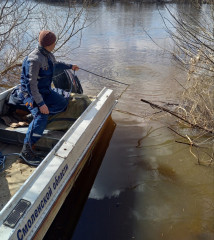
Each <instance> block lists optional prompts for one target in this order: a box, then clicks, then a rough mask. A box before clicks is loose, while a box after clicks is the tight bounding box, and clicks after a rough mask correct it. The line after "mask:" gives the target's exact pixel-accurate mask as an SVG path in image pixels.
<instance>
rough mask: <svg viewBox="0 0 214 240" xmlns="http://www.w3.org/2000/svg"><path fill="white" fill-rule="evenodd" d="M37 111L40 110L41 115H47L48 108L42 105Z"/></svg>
mask: <svg viewBox="0 0 214 240" xmlns="http://www.w3.org/2000/svg"><path fill="white" fill-rule="evenodd" d="M39 110H40V112H41V113H43V114H49V109H48V107H47V105H46V104H44V105H42V106H41V107H39Z"/></svg>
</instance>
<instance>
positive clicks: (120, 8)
mask: <svg viewBox="0 0 214 240" xmlns="http://www.w3.org/2000/svg"><path fill="white" fill-rule="evenodd" d="M170 7H173V9H172V10H173V11H174V12H175V13H176V11H177V10H178V9H182V8H183V9H186V10H188V9H189V11H190V10H191V8H189V7H188V8H184V5H175V4H171V5H170ZM157 8H159V11H160V12H161V14H162V16H163V17H167V18H170V17H169V14H168V13H167V11H166V10H165V9H164V6H162V5H157V4H140V5H139V4H135V3H130V4H120V3H114V4H110V5H107V4H104V3H102V4H99V5H98V6H96V7H93V8H91V9H90V11H89V18H90V17H91V18H93V17H96V18H97V21H96V22H94V23H93V24H92V25H91V26H90V27H89V28H87V29H86V30H85V32H84V35H83V40H82V46H81V48H80V49H77V50H76V51H75V52H74V54H73V56H72V57H73V58H74V59H78V61H79V62H78V64H79V65H82V66H84V68H86V69H90V70H91V71H94V72H96V73H100V74H103V75H105V76H107V77H110V78H115V79H117V80H119V81H122V82H126V83H130V87H129V88H128V89H127V91H126V92H124V93H123V94H122V97H121V98H120V99H119V102H118V104H117V106H116V108H115V111H114V112H113V119H114V121H115V122H116V123H117V127H116V129H115V132H114V134H113V137H112V140H111V143H110V146H109V148H108V151H107V153H106V155H105V158H104V160H103V163H102V166H101V169H100V171H99V173H98V175H97V178H96V180H95V183H94V185H93V187H92V189H91V192H90V195H89V198H88V200H87V202H86V204H85V207H84V211H83V213H82V216H81V218H80V220H79V223H78V225H77V228H76V230H75V233H74V235H73V237H72V239H74V240H80V239H81V240H82V239H87V240H94V239H108V240H109V239H111V240H113V239H117V240H118V239H145V240H150V239H151V240H156V239H168V240H171V239H174V240H180V239H182V240H185V239H186V240H195V239H197V240H198V239H206V240H208V239H214V204H213V202H214V169H212V168H206V167H201V166H198V165H197V164H196V160H195V159H193V158H192V157H191V155H190V153H189V148H188V146H185V145H179V144H177V143H175V141H174V140H175V137H174V136H173V134H172V132H170V130H168V129H167V124H170V123H171V122H172V119H170V118H169V119H168V118H166V116H162V117H161V115H160V114H156V115H154V116H153V121H152V120H149V116H151V114H152V113H154V112H156V110H153V109H151V107H150V106H148V105H146V104H143V103H142V102H141V101H140V99H141V98H145V99H148V100H152V101H165V102H172V103H174V102H176V101H177V98H178V96H179V94H180V89H179V87H180V86H179V85H178V83H177V82H176V81H175V80H174V79H175V78H176V79H178V80H179V81H182V80H184V79H185V76H184V74H183V72H182V71H181V70H179V68H177V66H175V64H174V62H173V60H172V59H171V57H170V55H169V54H168V53H167V52H166V51H163V50H162V49H161V48H159V47H157V45H155V44H154V43H153V42H152V41H151V40H150V39H149V38H148V36H147V35H146V34H145V32H144V29H146V30H147V31H148V32H149V33H150V34H151V35H152V37H153V38H154V39H155V40H156V42H157V43H158V44H159V45H161V46H162V47H164V48H166V49H169V46H170V45H169V39H168V36H167V34H166V32H165V30H164V29H163V23H162V20H161V17H160V15H159V12H158V9H157ZM201 14H202V13H201V12H197V14H196V15H195V16H196V17H197V18H198V19H200V17H201ZM182 17H185V14H184V15H183V16H182ZM78 75H79V77H80V79H82V82H83V85H84V88H85V89H86V91H87V92H88V93H92V94H94V93H97V92H99V91H100V89H101V88H102V87H103V86H107V87H110V88H113V89H114V90H115V93H116V96H117V97H118V96H120V95H121V93H122V92H123V90H124V86H122V85H119V84H114V83H112V82H109V81H107V80H104V79H100V78H98V77H95V76H92V75H88V74H86V73H84V72H81V71H79V73H78ZM124 112H130V113H132V115H129V114H125V113H124ZM137 115H138V116H141V117H137ZM155 116H156V117H157V118H158V119H157V121H154V119H155V118H154V117H155Z"/></svg>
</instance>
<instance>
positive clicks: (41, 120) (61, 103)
mask: <svg viewBox="0 0 214 240" xmlns="http://www.w3.org/2000/svg"><path fill="white" fill-rule="evenodd" d="M42 97H43V100H44V102H45V104H46V105H47V107H48V109H49V112H50V115H54V114H57V113H59V112H63V111H64V110H65V109H66V107H67V104H68V100H69V99H65V98H64V97H62V96H61V95H59V94H58V93H56V92H54V91H53V90H49V91H48V92H47V93H44V94H42ZM29 101H30V99H25V101H24V103H27V102H29ZM27 108H28V110H29V111H30V112H31V114H32V116H33V121H32V122H31V123H30V125H29V127H28V131H27V133H26V136H25V139H24V144H26V143H29V144H30V145H33V144H34V143H36V142H37V141H38V140H39V139H40V138H41V136H42V134H43V132H44V130H45V128H46V126H47V121H48V116H49V114H42V113H41V112H40V111H39V108H38V107H37V106H36V107H35V106H32V104H28V106H27Z"/></svg>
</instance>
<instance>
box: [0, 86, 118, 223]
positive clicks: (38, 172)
mask: <svg viewBox="0 0 214 240" xmlns="http://www.w3.org/2000/svg"><path fill="white" fill-rule="evenodd" d="M108 90H109V89H106V88H103V90H102V91H101V92H100V93H99V94H98V95H97V97H96V99H95V101H94V102H93V103H92V104H90V105H89V107H88V108H87V109H86V111H85V112H84V113H83V114H82V115H81V117H80V118H78V119H77V121H76V122H75V123H74V124H73V125H72V126H71V127H70V128H69V129H68V130H67V132H66V133H65V134H64V135H63V136H62V138H61V139H60V140H59V142H58V143H57V144H56V145H55V146H54V148H53V149H52V150H51V151H50V153H49V154H48V155H47V156H46V158H45V159H44V161H43V162H42V163H41V164H40V166H39V167H37V169H36V170H35V172H34V173H33V174H32V175H31V176H30V177H29V178H28V179H27V180H26V182H25V184H24V185H23V186H22V187H21V188H20V189H19V191H18V192H17V193H16V194H15V195H14V196H13V197H12V198H11V199H10V200H9V201H8V203H7V204H6V205H5V206H4V208H3V209H2V211H1V212H0V214H1V221H0V224H1V225H2V223H3V219H4V218H5V217H6V216H5V215H8V211H9V210H11V209H10V208H11V207H12V205H14V201H17V200H19V199H20V197H21V196H23V195H24V193H26V192H27V191H26V190H27V189H29V188H30V187H31V186H32V185H33V184H34V182H35V180H36V179H37V178H38V177H39V176H40V175H41V169H42V172H44V170H45V168H46V166H47V165H48V164H49V163H50V162H51V161H52V159H53V158H55V157H60V156H57V155H56V154H57V152H58V150H59V149H60V148H61V146H62V145H63V143H64V142H65V141H66V140H68V139H69V137H70V136H71V134H72V132H74V131H75V129H78V126H79V124H80V123H81V122H83V121H84V120H85V117H86V116H87V114H89V113H90V111H91V109H92V108H94V107H95V106H96V105H97V104H98V102H99V100H100V99H101V97H102V96H104V95H105V94H106V93H107V92H108ZM110 91H111V93H112V90H110ZM107 98H108V96H107ZM114 105H115V100H114V104H113V106H112V107H111V109H110V110H109V112H108V115H107V116H109V115H110V114H111V112H112V109H113V108H114ZM107 116H105V117H104V120H103V123H104V121H105V120H106V119H107ZM87 127H88V126H87ZM87 127H86V129H87ZM97 131H98V129H97ZM97 131H95V132H97ZM83 132H84V131H83ZM94 134H95V133H94ZM90 142H91V141H90ZM90 142H88V144H87V148H88V146H90V144H89V143H90ZM85 152H87V149H85V150H84V151H83V153H84V154H85ZM83 153H82V154H83ZM82 154H81V156H80V157H79V159H81V157H82ZM79 163H80V161H77V160H76V162H75V165H74V166H73V167H72V170H73V171H71V175H72V174H73V173H74V172H75V169H76V168H77V166H78V164H79ZM60 167H61V165H60ZM60 167H58V169H59V168H60ZM71 175H70V174H69V176H71ZM53 176H54V174H53ZM67 178H68V179H69V178H70V177H68V176H66V179H67ZM66 179H64V181H67V180H66ZM44 189H45V187H44V188H43V190H44ZM60 191H61V190H58V192H59V193H60ZM23 192H24V193H23ZM54 201H55V200H54ZM35 202H36V200H35ZM35 202H34V203H35ZM34 203H33V204H34ZM52 204H53V203H51V204H50V205H52ZM42 214H43V213H42Z"/></svg>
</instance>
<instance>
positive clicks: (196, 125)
mask: <svg viewBox="0 0 214 240" xmlns="http://www.w3.org/2000/svg"><path fill="white" fill-rule="evenodd" d="M141 101H142V102H144V103H147V104H149V105H150V106H151V107H154V108H157V109H160V110H162V111H164V112H167V113H170V114H171V115H173V116H174V117H176V118H178V119H180V120H182V121H184V122H186V123H188V124H189V125H191V126H192V127H194V128H198V129H201V130H204V131H206V132H208V133H211V134H213V133H214V132H213V131H212V130H209V129H207V128H205V127H202V126H200V125H198V124H194V123H191V122H190V121H188V120H187V119H185V118H184V117H183V116H179V115H178V114H177V113H175V112H173V111H171V110H169V109H167V108H165V107H162V106H159V105H157V104H155V103H152V102H150V101H147V100H145V99H141Z"/></svg>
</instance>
